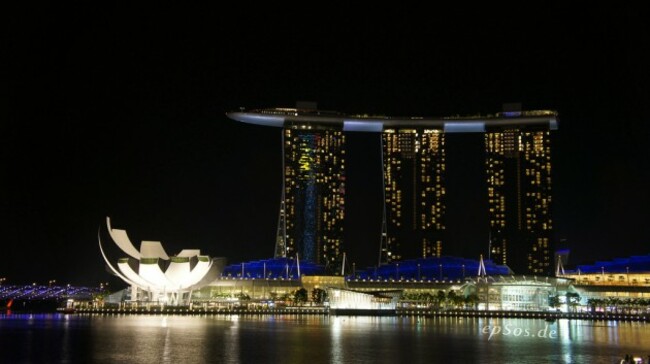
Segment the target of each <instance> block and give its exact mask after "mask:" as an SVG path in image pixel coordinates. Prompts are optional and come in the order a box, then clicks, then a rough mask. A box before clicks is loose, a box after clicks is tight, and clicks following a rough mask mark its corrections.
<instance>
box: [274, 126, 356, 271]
mask: <svg viewBox="0 0 650 364" xmlns="http://www.w3.org/2000/svg"><path fill="white" fill-rule="evenodd" d="M344 146H345V136H344V135H343V132H342V131H341V130H336V129H332V128H329V129H318V126H315V125H311V124H307V123H305V124H301V123H295V124H292V125H291V126H287V127H286V128H285V129H284V130H283V155H284V187H283V197H282V200H283V201H282V203H281V206H280V208H281V211H280V221H279V224H278V235H277V240H276V251H275V256H276V257H294V256H296V254H298V256H299V258H300V259H304V260H307V261H311V262H314V263H317V264H322V265H325V266H326V267H327V268H328V269H329V270H330V271H331V272H333V273H336V272H338V271H339V268H340V264H341V258H342V254H343V251H342V243H343V217H344V215H345V149H344Z"/></svg>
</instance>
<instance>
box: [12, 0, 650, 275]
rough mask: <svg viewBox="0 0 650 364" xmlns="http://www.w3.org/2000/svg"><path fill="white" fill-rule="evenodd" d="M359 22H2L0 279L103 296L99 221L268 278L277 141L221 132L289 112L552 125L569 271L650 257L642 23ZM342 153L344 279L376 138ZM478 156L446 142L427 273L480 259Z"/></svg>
mask: <svg viewBox="0 0 650 364" xmlns="http://www.w3.org/2000/svg"><path fill="white" fill-rule="evenodd" d="M434 6H435V5H434ZM301 10H304V11H301ZM365 10H366V12H364V13H360V12H358V11H355V10H354V9H352V8H347V7H342V8H336V9H320V8H315V7H311V6H310V9H298V8H293V7H292V8H287V9H274V11H270V10H268V9H259V10H252V9H251V8H250V7H249V8H240V9H235V10H232V9H231V8H228V9H226V8H225V7H224V8H221V7H219V6H217V5H215V6H214V7H213V8H209V9H199V8H196V9H174V8H168V9H160V8H146V9H134V8H130V7H125V6H124V7H120V6H119V5H114V8H110V9H109V8H106V9H97V8H95V9H90V8H88V9H83V8H79V7H74V8H72V7H70V8H63V7H61V6H60V5H58V4H57V5H56V6H51V7H49V8H45V9H39V10H38V11H36V10H33V9H30V10H24V11H22V12H19V11H17V12H15V13H8V14H4V15H5V16H4V17H3V18H4V19H3V23H4V24H3V30H4V31H3V33H4V34H5V37H3V38H4V41H3V43H2V44H3V46H2V48H3V51H4V52H3V53H4V55H3V56H2V63H1V72H2V73H1V75H2V82H0V84H1V85H2V86H1V92H2V94H1V96H2V97H1V98H0V99H1V100H0V105H1V107H0V110H1V114H0V168H2V173H1V174H0V201H1V202H0V231H1V232H2V234H1V235H0V239H1V243H0V244H1V245H0V277H6V278H7V283H17V284H18V283H31V282H38V283H46V282H47V281H48V280H50V279H56V280H57V282H58V283H71V284H74V285H97V284H99V282H103V281H111V282H115V284H117V283H118V282H119V281H118V280H114V279H113V278H111V277H110V275H109V274H108V273H106V271H105V269H104V263H103V259H102V258H101V255H100V252H99V249H98V245H97V232H98V229H100V228H104V220H105V217H106V216H110V217H111V219H112V222H113V227H115V228H122V229H126V230H127V232H128V233H129V236H130V238H131V240H132V242H133V243H134V244H135V245H136V246H138V247H139V242H140V241H141V240H160V241H162V243H163V245H164V247H165V248H166V250H167V252H168V253H169V254H173V253H177V252H178V251H179V250H180V249H182V248H199V249H201V250H202V251H203V252H204V253H206V254H209V255H211V256H225V257H227V258H228V259H229V261H230V262H232V263H235V262H241V261H247V260H253V259H262V258H269V257H271V255H272V253H273V248H274V242H275V233H276V225H277V213H278V207H279V202H280V192H281V182H282V175H281V149H280V148H281V144H280V138H281V132H280V129H274V128H268V127H262V126H255V125H247V124H241V123H238V122H235V121H233V120H230V119H228V118H226V116H225V113H226V112H227V111H232V110H237V109H239V107H246V108H260V107H280V106H282V107H292V106H295V103H296V101H299V100H307V101H316V102H318V106H319V108H321V109H325V110H337V111H341V112H346V113H370V114H383V115H424V116H449V115H456V114H459V115H472V114H478V113H481V114H487V113H495V112H498V111H500V110H501V107H502V104H503V103H506V102H521V103H522V104H523V108H524V109H553V110H557V111H558V112H559V130H558V131H557V132H556V133H555V136H554V138H555V139H554V141H553V151H552V153H553V157H552V158H553V168H554V169H553V188H554V192H553V198H554V210H553V213H554V220H555V238H556V240H557V241H560V240H563V241H565V245H566V246H567V247H569V248H570V249H571V257H570V262H569V263H570V264H569V265H574V264H577V263H590V262H593V261H594V260H596V259H610V258H614V257H625V256H629V255H645V254H649V253H650V224H649V223H648V217H649V215H650V214H649V212H648V211H649V210H650V194H649V193H648V186H650V172H649V171H650V158H649V157H650V152H648V149H647V143H648V141H650V120H649V115H650V87H649V86H648V85H649V84H650V77H649V73H650V71H649V70H650V66H649V65H650V59H649V58H650V57H649V56H648V55H649V54H650V49H649V46H648V45H649V44H650V41H648V39H650V30H649V29H648V28H649V26H648V24H649V22H648V21H647V16H646V15H645V14H644V13H643V12H642V11H640V10H638V9H634V8H632V7H631V6H630V8H619V9H613V8H606V7H599V6H598V5H595V4H593V3H591V4H589V9H578V8H577V7H576V8H568V7H566V6H564V5H552V4H551V5H549V4H544V7H541V6H540V7H536V5H529V4H527V5H526V8H503V9H492V8H487V7H481V8H470V7H469V6H466V7H463V8H458V9H450V8H448V7H444V8H442V7H441V8H439V9H436V10H435V11H431V10H425V9H409V10H408V11H407V10H404V9H396V8H386V9H376V8H373V9H365ZM116 14H120V15H119V16H118V15H116ZM124 14H128V17H127V16H125V15H124ZM347 137H348V158H347V172H346V173H347V188H346V193H347V196H346V214H347V215H346V222H345V241H344V243H345V245H346V247H345V250H346V251H347V253H348V257H349V259H350V261H353V262H355V263H356V266H357V267H358V268H359V267H364V266H370V265H372V264H374V263H375V262H376V261H377V252H378V244H379V232H380V229H381V225H380V223H381V208H382V201H381V178H382V177H381V162H380V159H379V156H380V139H379V135H378V134H366V133H359V134H348V136H347ZM482 143H483V137H482V135H481V134H468V135H459V134H454V135H449V136H448V139H447V144H448V150H447V153H448V154H447V156H448V158H447V159H448V164H447V167H448V175H447V188H448V215H447V219H448V222H447V225H448V231H449V235H450V237H449V239H448V241H447V242H445V246H444V248H443V249H444V250H443V252H444V253H445V254H449V255H461V256H464V257H467V258H478V255H479V254H480V253H484V252H486V249H487V218H486V209H487V197H486V194H487V192H486V190H485V185H484V178H485V176H484V170H483V163H484V154H483V153H484V149H483V144H482ZM111 248H112V247H111ZM114 253H115V254H114V256H116V257H117V256H118V255H119V254H118V253H117V252H114Z"/></svg>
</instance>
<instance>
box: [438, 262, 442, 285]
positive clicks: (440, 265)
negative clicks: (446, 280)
mask: <svg viewBox="0 0 650 364" xmlns="http://www.w3.org/2000/svg"><path fill="white" fill-rule="evenodd" d="M438 269H439V271H440V280H441V281H442V264H438Z"/></svg>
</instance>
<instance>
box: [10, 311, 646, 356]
mask: <svg viewBox="0 0 650 364" xmlns="http://www.w3.org/2000/svg"><path fill="white" fill-rule="evenodd" d="M0 344H1V345H0V362H11V363H23V362H24V363H27V362H53V363H77V362H89V363H211V362H213V363H275V362H283V363H309V364H316V363H367V362H373V363H411V362H412V363H418V362H450V363H456V362H461V363H464V362H467V363H504V362H505V363H508V362H516V363H549V362H550V363H613V362H617V361H618V360H620V358H621V357H622V356H624V355H625V354H628V353H630V354H635V355H642V356H644V357H646V356H647V355H650V325H649V324H647V323H638V322H612V321H609V322H606V321H577V320H558V321H557V322H546V321H544V320H539V319H519V318H517V319H515V318H513V319H502V318H460V317H453V318H452V317H438V318H422V317H361V316H359V317H354V316H352V317H349V316H331V317H323V316H293V315H285V316H264V315H260V316H236V315H232V316H206V315H196V316H166V315H150V316H149V315H143V316H137V315H60V314H53V315H16V314H12V315H0Z"/></svg>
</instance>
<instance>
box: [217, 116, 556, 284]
mask: <svg viewBox="0 0 650 364" xmlns="http://www.w3.org/2000/svg"><path fill="white" fill-rule="evenodd" d="M227 115H228V117H230V118H232V119H234V120H237V121H240V122H244V123H250V124H256V125H264V126H273V127H278V128H282V129H283V152H284V166H283V169H284V187H283V195H282V202H281V206H280V218H279V223H278V234H277V240H276V249H275V257H289V256H295V255H299V256H300V258H301V259H303V258H304V259H307V260H311V261H314V262H316V263H318V264H324V265H326V266H328V267H329V268H330V269H329V270H330V271H332V272H337V271H338V269H336V268H338V266H339V265H340V263H341V260H342V252H343V249H342V237H343V217H344V212H345V209H344V206H345V158H344V157H345V136H344V133H347V132H371V133H378V134H380V135H381V138H382V148H383V151H382V158H383V162H382V165H383V183H384V218H383V223H382V236H381V241H380V246H379V257H378V258H379V259H378V263H379V264H378V265H382V264H386V263H391V262H398V261H400V260H402V259H415V258H427V257H439V256H441V255H442V252H443V250H442V249H443V244H444V232H445V221H444V220H445V214H446V201H445V194H446V191H445V168H446V164H445V163H446V161H445V134H447V133H484V135H485V147H486V154H487V155H486V161H485V163H486V175H487V192H488V205H489V212H488V214H487V215H488V221H489V231H490V233H489V240H490V247H489V258H490V259H491V260H493V261H494V262H495V263H496V264H500V265H501V264H507V265H508V266H510V267H511V268H512V270H513V271H514V272H515V273H516V274H534V275H543V274H550V273H552V269H553V262H552V257H551V252H552V251H553V247H552V240H551V239H552V228H553V226H552V218H551V159H550V158H551V152H550V148H551V146H550V131H551V130H556V129H557V113H556V112H554V111H550V110H537V111H519V110H516V111H506V112H503V113H497V114H495V115H486V116H481V115H477V116H469V117H459V116H456V117H443V118H429V117H416V116H411V117H390V116H376V115H367V114H351V115H349V114H343V113H338V112H332V111H319V110H317V109H316V108H315V105H313V107H309V108H272V109H257V110H251V111H246V110H240V111H237V112H232V113H228V114H227Z"/></svg>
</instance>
